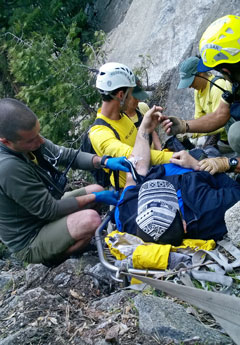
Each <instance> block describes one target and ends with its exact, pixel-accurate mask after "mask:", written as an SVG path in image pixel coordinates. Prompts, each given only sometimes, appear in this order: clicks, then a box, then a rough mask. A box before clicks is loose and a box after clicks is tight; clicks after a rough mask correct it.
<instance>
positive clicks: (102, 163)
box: [100, 155, 112, 168]
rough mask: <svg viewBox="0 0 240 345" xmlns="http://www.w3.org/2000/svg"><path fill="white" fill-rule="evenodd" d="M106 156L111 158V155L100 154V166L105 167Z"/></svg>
mask: <svg viewBox="0 0 240 345" xmlns="http://www.w3.org/2000/svg"><path fill="white" fill-rule="evenodd" d="M108 158H112V157H111V156H105V155H104V156H102V159H101V162H100V168H106V165H105V161H106V159H108Z"/></svg>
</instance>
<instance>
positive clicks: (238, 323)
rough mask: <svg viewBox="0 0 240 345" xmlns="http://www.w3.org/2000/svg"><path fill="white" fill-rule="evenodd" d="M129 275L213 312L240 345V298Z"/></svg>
mask: <svg viewBox="0 0 240 345" xmlns="http://www.w3.org/2000/svg"><path fill="white" fill-rule="evenodd" d="M129 275H130V276H131V277H134V278H136V279H138V280H141V281H142V282H144V283H147V284H149V285H151V286H153V287H155V288H156V289H159V290H161V291H164V292H166V293H168V294H169V295H171V296H174V297H178V298H180V299H181V300H183V301H186V302H188V303H190V304H192V305H194V306H196V307H198V308H200V309H202V310H205V311H207V312H208V313H210V314H212V316H213V317H214V318H215V319H216V320H217V321H218V322H219V324H220V325H221V326H222V327H223V328H224V329H225V331H226V332H227V333H228V334H229V336H230V337H231V338H232V339H233V340H234V341H235V343H236V344H238V345H240V298H237V297H235V296H228V295H224V294H221V293H217V292H211V291H205V290H200V289H196V288H193V287H189V286H183V285H178V284H174V283H170V282H166V281H160V280H156V279H153V278H148V277H143V276H140V275H137V274H129Z"/></svg>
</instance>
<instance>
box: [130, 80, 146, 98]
mask: <svg viewBox="0 0 240 345" xmlns="http://www.w3.org/2000/svg"><path fill="white" fill-rule="evenodd" d="M135 81H136V86H135V87H134V88H133V91H132V96H133V97H134V98H136V99H137V100H138V101H141V102H143V101H146V99H148V98H149V96H148V94H147V92H145V91H144V90H143V87H142V84H141V81H140V79H139V78H138V77H135Z"/></svg>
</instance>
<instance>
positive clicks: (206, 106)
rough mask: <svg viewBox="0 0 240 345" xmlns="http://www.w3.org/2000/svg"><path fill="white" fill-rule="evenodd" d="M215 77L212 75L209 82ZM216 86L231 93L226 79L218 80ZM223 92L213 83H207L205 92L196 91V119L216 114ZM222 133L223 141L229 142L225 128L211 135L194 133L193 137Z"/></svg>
mask: <svg viewBox="0 0 240 345" xmlns="http://www.w3.org/2000/svg"><path fill="white" fill-rule="evenodd" d="M214 77H215V76H214V75H212V76H211V77H210V78H209V80H212V79H213V78H214ZM214 83H215V84H217V85H219V86H221V87H222V88H223V89H225V90H229V91H231V84H230V83H229V82H228V81H227V80H225V79H217V80H216V81H215V82H214ZM222 93H223V92H222V90H220V89H219V88H218V87H216V86H214V85H212V87H211V83H210V82H207V86H206V88H205V89H204V90H203V91H198V90H195V91H194V101H195V114H194V118H195V119H199V118H200V117H202V116H204V115H206V114H209V113H212V112H214V111H215V110H216V109H217V108H218V106H219V103H220V101H221V96H222ZM217 133H221V139H222V140H227V134H226V132H225V129H224V127H222V128H219V129H217V130H216V131H214V132H211V133H194V134H193V135H192V137H193V138H197V137H200V136H203V135H212V134H217Z"/></svg>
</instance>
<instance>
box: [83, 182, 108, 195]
mask: <svg viewBox="0 0 240 345" xmlns="http://www.w3.org/2000/svg"><path fill="white" fill-rule="evenodd" d="M85 189H86V192H87V194H91V193H92V192H102V191H103V190H104V188H103V187H102V186H100V185H99V184H90V185H89V186H86V187H85Z"/></svg>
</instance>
